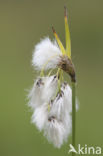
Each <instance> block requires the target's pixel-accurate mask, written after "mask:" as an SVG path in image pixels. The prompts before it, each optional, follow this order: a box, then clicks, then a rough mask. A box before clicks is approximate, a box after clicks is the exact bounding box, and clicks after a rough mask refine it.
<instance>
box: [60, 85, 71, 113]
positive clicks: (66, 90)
mask: <svg viewBox="0 0 103 156" xmlns="http://www.w3.org/2000/svg"><path fill="white" fill-rule="evenodd" d="M61 91H62V92H63V100H64V106H65V108H66V110H68V112H69V113H70V112H71V111H72V90H71V87H70V86H69V85H68V84H67V83H62V87H61Z"/></svg>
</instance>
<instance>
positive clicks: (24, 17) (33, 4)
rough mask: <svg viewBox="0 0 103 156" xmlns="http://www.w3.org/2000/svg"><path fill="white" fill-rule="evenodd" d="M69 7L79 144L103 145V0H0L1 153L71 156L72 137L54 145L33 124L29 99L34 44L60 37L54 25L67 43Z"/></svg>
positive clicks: (28, 155) (17, 155) (77, 138)
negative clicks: (53, 31)
mask: <svg viewBox="0 0 103 156" xmlns="http://www.w3.org/2000/svg"><path fill="white" fill-rule="evenodd" d="M64 5H66V6H67V8H68V15H69V25H70V32H71V41H72V59H73V62H74V64H75V67H76V72H77V96H78V99H79V103H80V106H79V107H80V109H79V111H78V113H77V119H76V144H81V145H85V144H87V145H88V146H101V147H103V82H102V80H103V69H102V67H103V0H51V1H50V0H9V1H7V0H4V1H3V0H0V156H42V155H45V156H52V155H54V156H67V155H68V150H69V144H70V143H71V137H70V138H69V141H68V143H67V144H64V145H63V146H62V148H61V149H55V148H54V147H53V146H52V145H50V144H49V143H48V142H47V140H46V139H45V138H44V137H43V135H42V133H40V132H38V130H37V129H36V127H35V126H34V125H33V124H31V123H30V118H31V114H32V112H30V109H29V108H28V107H27V99H26V96H27V93H28V91H27V90H28V89H30V88H31V86H32V84H33V81H34V79H35V78H36V72H35V71H34V69H33V67H32V66H31V59H32V51H33V48H34V45H35V44H36V43H37V42H39V41H40V39H41V38H43V37H45V36H49V37H50V38H51V39H53V38H54V36H53V33H52V30H51V26H52V25H53V26H54V27H55V29H56V31H57V33H58V34H59V36H60V38H61V40H62V42H63V43H64V44H65V33H64ZM102 150H103V149H102Z"/></svg>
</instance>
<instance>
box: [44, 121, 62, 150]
mask: <svg viewBox="0 0 103 156" xmlns="http://www.w3.org/2000/svg"><path fill="white" fill-rule="evenodd" d="M64 133H65V127H64V125H63V123H62V122H60V121H57V120H56V119H52V118H51V119H49V120H48V121H47V122H46V125H45V129H44V135H45V136H46V137H47V139H48V141H49V142H50V143H53V145H54V146H55V147H57V148H60V147H61V145H62V144H63V139H64Z"/></svg>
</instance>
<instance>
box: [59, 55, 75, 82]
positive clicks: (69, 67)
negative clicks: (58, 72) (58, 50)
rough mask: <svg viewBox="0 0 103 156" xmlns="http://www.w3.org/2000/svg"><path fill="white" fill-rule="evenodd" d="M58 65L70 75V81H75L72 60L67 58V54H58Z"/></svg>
mask: <svg viewBox="0 0 103 156" xmlns="http://www.w3.org/2000/svg"><path fill="white" fill-rule="evenodd" d="M58 66H59V67H60V68H61V69H62V70H64V71H65V72H66V73H68V74H69V75H70V77H71V80H72V82H76V77H75V68H74V65H73V63H72V61H71V60H70V59H69V58H68V56H66V55H63V56H60V62H59V64H58Z"/></svg>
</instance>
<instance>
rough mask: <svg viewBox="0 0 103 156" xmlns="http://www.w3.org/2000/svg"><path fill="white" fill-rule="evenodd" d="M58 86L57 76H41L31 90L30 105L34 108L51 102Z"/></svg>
mask: <svg viewBox="0 0 103 156" xmlns="http://www.w3.org/2000/svg"><path fill="white" fill-rule="evenodd" d="M56 88H57V76H55V75H53V76H50V77H41V78H38V79H37V80H36V82H35V83H34V85H33V88H32V89H31V90H30V92H29V95H28V98H29V104H28V105H29V106H30V107H31V108H32V109H33V110H34V109H35V108H37V107H38V106H40V105H42V104H43V103H45V102H46V103H49V101H50V100H51V99H52V97H53V96H54V95H55V92H56Z"/></svg>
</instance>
